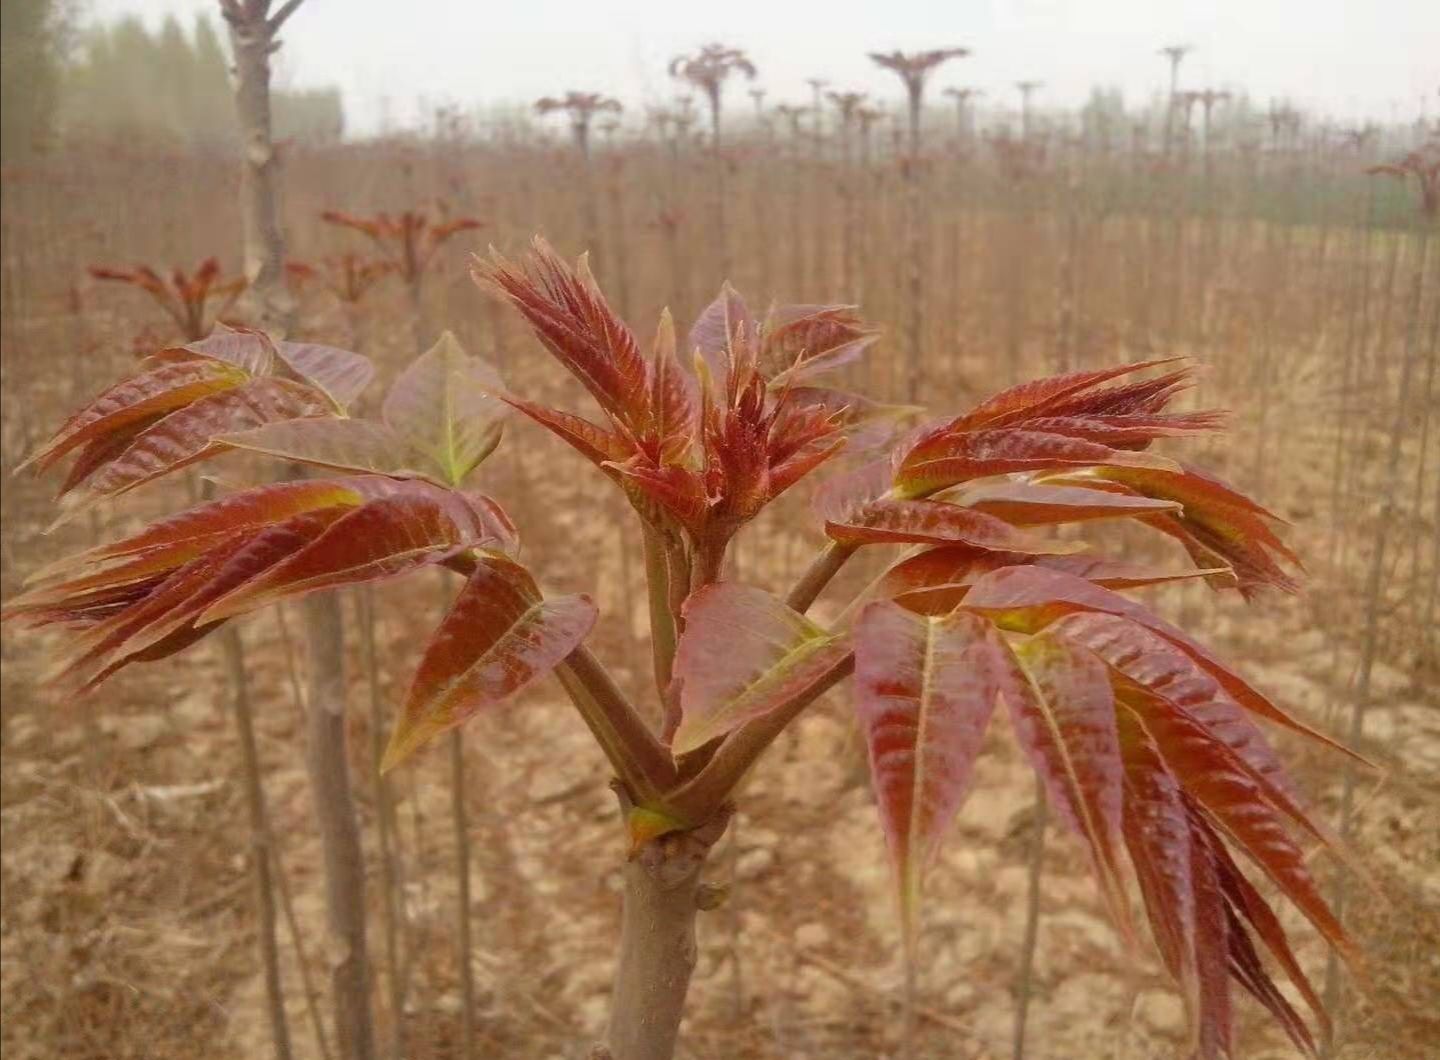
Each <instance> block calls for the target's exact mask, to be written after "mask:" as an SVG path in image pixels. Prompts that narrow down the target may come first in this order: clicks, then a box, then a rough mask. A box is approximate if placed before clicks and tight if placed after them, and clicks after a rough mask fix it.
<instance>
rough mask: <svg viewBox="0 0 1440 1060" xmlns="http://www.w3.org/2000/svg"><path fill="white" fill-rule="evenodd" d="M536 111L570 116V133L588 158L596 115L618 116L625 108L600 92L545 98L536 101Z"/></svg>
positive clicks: (568, 93) (574, 93) (566, 94)
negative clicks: (603, 113) (612, 114)
mask: <svg viewBox="0 0 1440 1060" xmlns="http://www.w3.org/2000/svg"><path fill="white" fill-rule="evenodd" d="M535 109H536V110H537V111H538V112H539V113H541V114H552V113H554V112H555V111H557V110H563V111H565V112H566V113H567V114H569V115H570V133H571V135H572V136H574V138H575V146H576V147H578V148H579V149H580V153H581V154H582V155H584V156H586V158H588V157H589V156H590V123H591V121H592V120H593V119H594V117H595V115H597V114H600V113H602V112H604V111H609V112H611V113H615V114H618V113H619V112H620V111H622V110H624V109H625V108H624V107H622V106H621V105H620V101H619V100H618V99H613V98H611V97H610V96H605V95H601V94H600V93H599V92H573V91H572V92H566V93H565V95H564V96H563V97H562V98H560V99H556V98H555V97H554V96H545V97H544V98H542V99H537V100H536V101H535Z"/></svg>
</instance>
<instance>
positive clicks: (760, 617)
mask: <svg viewBox="0 0 1440 1060" xmlns="http://www.w3.org/2000/svg"><path fill="white" fill-rule="evenodd" d="M684 617H685V632H684V634H683V635H682V636H681V637H680V644H679V647H678V649H677V651H676V655H675V677H676V680H678V681H679V682H680V711H681V720H680V727H679V729H677V730H676V732H675V738H674V741H673V750H674V752H675V753H676V754H683V753H684V752H686V751H692V750H694V749H695V748H697V747H700V746H701V745H702V744H706V743H708V742H710V741H711V740H713V739H715V738H716V737H718V736H723V735H725V734H726V733H728V732H729V731H731V730H732V729H734V728H736V727H738V726H739V725H742V724H744V723H745V722H747V721H749V720H750V719H752V718H757V717H760V716H762V715H764V714H768V713H769V712H770V711H772V710H777V709H779V708H780V707H783V706H784V705H785V704H786V703H788V702H790V701H791V700H793V699H795V698H796V697H797V696H799V695H801V694H803V693H804V692H805V691H806V690H807V689H809V688H811V687H813V686H814V685H815V684H816V683H817V682H818V681H819V680H820V679H821V678H823V677H825V676H826V674H828V673H829V672H830V671H831V670H833V669H834V668H835V667H836V666H838V665H839V664H840V663H842V662H844V661H845V660H846V658H847V657H848V655H849V649H848V648H847V646H846V645H845V643H844V639H843V638H842V637H839V636H836V635H832V634H830V633H827V632H826V631H825V630H823V629H821V628H820V627H819V626H817V625H815V623H813V622H811V621H809V620H808V619H807V618H805V617H804V616H803V615H800V614H798V613H797V612H795V611H793V610H791V609H790V608H788V607H786V606H785V605H784V604H783V603H781V602H780V601H779V600H777V599H775V598H774V597H773V596H771V595H770V594H769V593H767V592H764V591H762V590H760V589H752V588H750V587H748V586H744V585H737V584H735V583H733V582H720V583H717V584H714V585H707V586H705V587H704V588H702V589H700V590H699V591H698V592H696V593H694V594H693V595H692V596H691V597H690V598H689V599H688V600H687V601H686V602H685V607H684Z"/></svg>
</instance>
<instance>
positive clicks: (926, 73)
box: [870, 48, 970, 157]
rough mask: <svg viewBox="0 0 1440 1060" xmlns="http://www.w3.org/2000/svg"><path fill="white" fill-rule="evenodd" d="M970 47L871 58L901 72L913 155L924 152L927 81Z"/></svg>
mask: <svg viewBox="0 0 1440 1060" xmlns="http://www.w3.org/2000/svg"><path fill="white" fill-rule="evenodd" d="M969 54H970V49H969V48H936V49H934V50H932V51H925V52H899V51H895V52H871V53H870V58H871V60H872V61H873V62H875V63H876V64H877V65H879V66H883V67H884V68H885V69H887V70H890V71H892V72H893V73H895V74H897V75H898V76H899V78H900V80H901V81H902V82H903V83H904V85H905V97H906V103H907V105H908V106H909V108H910V109H909V115H910V154H911V156H912V157H913V156H918V155H919V154H920V112H921V108H922V107H923V106H924V104H925V83H926V82H927V81H929V80H930V75H931V74H933V73H934V72H935V70H936V68H937V67H938V66H939V65H940V64H941V63H943V62H946V61H947V60H950V59H962V58H964V57H965V56H967V55H969Z"/></svg>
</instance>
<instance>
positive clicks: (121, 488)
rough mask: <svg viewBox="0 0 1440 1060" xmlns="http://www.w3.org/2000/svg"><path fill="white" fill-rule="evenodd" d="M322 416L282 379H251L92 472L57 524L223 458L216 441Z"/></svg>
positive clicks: (319, 406) (307, 394) (306, 395)
mask: <svg viewBox="0 0 1440 1060" xmlns="http://www.w3.org/2000/svg"><path fill="white" fill-rule="evenodd" d="M327 411H328V410H327V404H326V402H325V400H324V398H323V397H322V396H321V395H320V394H318V393H317V392H316V391H314V390H311V389H310V388H309V387H306V386H302V385H300V384H298V383H292V382H290V381H289V380H284V379H253V380H251V381H250V382H248V383H245V384H244V385H242V386H238V387H233V388H231V389H228V390H222V391H220V392H218V393H215V394H211V395H209V396H207V397H203V398H201V399H199V400H198V401H195V402H192V403H191V404H189V405H187V406H186V407H184V408H182V409H177V410H176V411H174V412H172V413H170V415H168V416H166V417H165V418H164V419H162V420H160V421H159V422H157V423H155V424H154V425H153V426H151V427H149V428H147V429H146V430H144V431H142V432H141V433H140V434H138V435H137V436H136V437H135V439H134V440H133V441H132V442H131V443H130V444H129V445H128V446H126V448H125V449H124V450H123V451H122V452H121V453H120V454H119V455H118V456H116V457H114V458H113V459H112V460H110V461H109V462H108V463H105V464H104V465H102V466H101V467H99V468H97V469H96V471H95V473H94V474H93V475H91V476H90V478H89V479H88V480H87V483H86V487H85V492H84V494H83V495H77V499H76V500H75V501H73V502H72V503H71V505H70V506H69V508H68V509H67V511H66V513H65V515H63V516H62V517H61V519H60V521H61V522H63V521H64V520H65V519H66V518H70V517H71V516H73V515H74V514H75V513H76V512H78V511H81V510H83V509H84V508H86V507H88V506H89V505H91V504H94V503H95V502H96V501H99V500H102V499H104V498H107V497H118V496H120V495H121V494H124V493H128V492H129V491H131V490H133V489H135V488H137V487H139V486H143V485H144V484H145V483H147V482H150V481H153V480H154V479H157V478H160V477H161V476H163V475H166V474H169V473H170V472H172V471H176V470H179V469H180V468H182V467H187V466H189V465H190V464H193V463H196V462H197V461H200V460H205V459H207V458H209V457H212V456H214V455H216V454H218V453H220V452H222V451H223V450H224V448H225V447H224V446H223V445H221V444H220V443H218V442H216V441H215V438H216V437H217V436H218V435H221V434H227V433H230V432H233V431H242V430H248V429H250V428H252V427H258V426H260V425H261V424H264V423H272V422H275V421H277V420H289V419H296V418H299V417H302V416H317V415H324V414H325V413H326V412H327Z"/></svg>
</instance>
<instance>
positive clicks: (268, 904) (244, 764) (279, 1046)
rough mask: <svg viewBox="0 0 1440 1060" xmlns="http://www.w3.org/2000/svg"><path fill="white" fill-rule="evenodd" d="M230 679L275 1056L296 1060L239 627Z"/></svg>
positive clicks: (232, 641) (229, 634)
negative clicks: (283, 981) (286, 999)
mask: <svg viewBox="0 0 1440 1060" xmlns="http://www.w3.org/2000/svg"><path fill="white" fill-rule="evenodd" d="M220 646H221V649H222V650H223V651H224V653H225V667H226V670H227V671H228V673H229V678H230V681H229V683H230V695H231V709H232V710H233V711H234V714H235V728H236V730H237V731H238V732H239V735H240V765H241V770H242V772H243V773H244V777H245V801H246V804H247V806H248V808H249V811H250V846H251V854H250V856H251V858H252V859H253V865H252V868H253V871H254V873H255V908H256V912H257V913H258V914H259V919H260V925H259V935H260V963H261V965H262V967H263V968H264V971H265V1000H266V1004H267V1006H268V1007H269V1010H270V1037H271V1040H272V1041H273V1042H274V1044H275V1060H290V1056H291V1051H290V1023H289V1020H288V1019H287V1018H286V1015H285V989H284V984H283V983H282V982H281V980H280V949H279V945H278V942H277V932H276V926H275V924H276V922H275V884H274V879H273V877H272V875H271V862H270V843H271V839H270V821H269V815H268V814H267V813H266V810H265V789H264V787H263V786H262V785H261V781H260V752H259V748H258V746H257V744H256V741H255V719H254V716H253V714H252V712H251V710H250V682H249V679H248V677H247V676H246V673H245V648H244V646H243V645H242V644H241V643H240V632H239V630H237V629H235V628H234V627H233V626H231V627H230V628H228V629H226V630H225V631H224V632H223V633H222V634H221V637H220Z"/></svg>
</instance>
